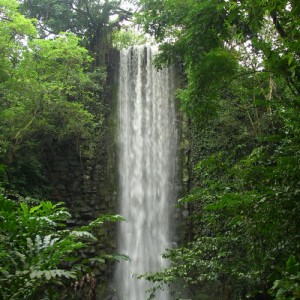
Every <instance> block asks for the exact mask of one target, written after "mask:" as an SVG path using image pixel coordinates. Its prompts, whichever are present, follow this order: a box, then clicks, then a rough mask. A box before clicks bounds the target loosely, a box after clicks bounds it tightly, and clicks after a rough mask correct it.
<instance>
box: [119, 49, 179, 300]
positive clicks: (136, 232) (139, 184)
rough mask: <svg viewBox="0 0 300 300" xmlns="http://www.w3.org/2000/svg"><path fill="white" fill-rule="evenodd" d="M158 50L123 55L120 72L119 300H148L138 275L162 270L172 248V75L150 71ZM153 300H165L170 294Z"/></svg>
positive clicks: (146, 285) (174, 145) (145, 284)
mask: <svg viewBox="0 0 300 300" xmlns="http://www.w3.org/2000/svg"><path fill="white" fill-rule="evenodd" d="M155 53H156V50H155V49H154V48H150V47H144V46H143V47H142V46H138V47H132V48H129V49H127V50H123V51H121V57H120V70H119V100H118V114H119V165H118V167H119V181H120V193H119V207H120V214H121V215H123V216H124V217H125V218H126V220H127V221H126V222H122V224H121V225H120V228H119V232H118V252H119V253H122V254H126V255H128V256H129V257H130V259H131V261H130V262H121V263H119V265H118V267H117V270H116V283H117V291H118V299H119V300H144V299H147V295H146V290H147V289H148V288H149V287H150V285H149V283H148V282H147V281H146V280H144V279H142V280H141V279H136V276H137V275H141V274H144V273H146V272H155V271H158V270H159V269H160V268H162V267H165V266H166V264H167V263H166V261H165V260H164V259H163V258H162V257H161V254H162V253H163V252H164V250H165V249H166V248H170V247H171V245H170V242H171V232H172V230H171V227H170V221H171V220H172V216H171V214H173V210H172V206H173V205H174V201H173V200H174V196H175V195H176V185H175V177H176V176H175V173H176V172H175V166H176V148H177V134H176V126H175V109H174V98H173V89H174V87H173V72H172V69H171V68H169V69H163V70H160V71H157V70H156V69H155V68H154V67H153V64H152V63H153V56H154V55H155ZM155 299H159V300H168V299H169V297H168V291H165V292H161V293H158V294H157V296H156V298H155Z"/></svg>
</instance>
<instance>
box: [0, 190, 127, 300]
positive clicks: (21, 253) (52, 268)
mask: <svg viewBox="0 0 300 300" xmlns="http://www.w3.org/2000/svg"><path fill="white" fill-rule="evenodd" d="M34 202H36V200H34V199H30V198H26V199H24V198H22V197H18V201H16V200H14V201H13V200H10V199H9V198H8V197H7V196H6V195H4V194H1V195H0V219H1V226H0V241H1V243H0V262H1V267H0V273H1V280H0V297H1V299H37V298H38V299H65V298H67V297H68V298H69V297H70V295H72V294H70V291H72V290H73V293H74V289H75V287H76V285H77V283H78V282H80V280H81V279H82V278H83V277H84V276H86V275H87V274H92V268H91V266H92V265H93V270H95V266H96V265H98V267H100V266H101V264H104V263H105V261H106V260H107V259H113V258H114V257H113V256H109V255H107V256H105V255H103V256H101V257H92V258H84V256H83V255H80V251H83V250H84V249H86V250H85V251H87V250H88V248H89V247H91V246H93V244H94V243H95V242H96V241H97V238H96V237H95V235H94V233H96V231H97V228H99V227H101V225H102V224H103V222H104V221H114V222H115V221H119V220H122V218H121V217H120V216H103V217H100V218H98V219H96V220H95V221H93V222H91V223H90V224H89V225H86V226H84V227H82V228H77V229H76V230H70V229H66V228H65V226H66V224H67V221H68V220H69V219H70V218H71V215H70V214H69V212H68V211H67V210H66V208H65V207H64V206H63V204H62V203H57V204H52V203H51V202H49V201H39V204H34ZM119 258H120V257H116V259H119ZM90 276H91V275H90ZM91 292H93V291H91Z"/></svg>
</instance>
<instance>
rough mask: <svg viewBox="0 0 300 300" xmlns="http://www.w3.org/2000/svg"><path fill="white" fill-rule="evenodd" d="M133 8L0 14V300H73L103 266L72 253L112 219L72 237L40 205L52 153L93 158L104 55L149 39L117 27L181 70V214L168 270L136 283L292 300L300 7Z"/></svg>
mask: <svg viewBox="0 0 300 300" xmlns="http://www.w3.org/2000/svg"><path fill="white" fill-rule="evenodd" d="M129 2H135V5H136V8H135V9H136V10H137V12H136V13H135V14H134V15H133V14H132V13H131V12H130V11H127V10H125V9H124V8H123V6H121V3H120V1H113V0H105V1H96V0H65V1H59V0H23V1H20V3H18V2H17V1H15V0H0V21H1V22H0V184H1V185H0V187H1V195H0V224H1V226H0V299H1V298H2V299H64V298H63V297H68V298H70V295H72V293H73V291H74V290H76V289H77V290H78V289H80V288H81V287H82V286H84V282H89V283H90V284H93V280H92V279H91V277H89V276H92V275H91V273H90V266H91V264H100V265H101V264H102V263H104V261H105V258H104V257H94V258H91V259H87V258H84V257H82V256H79V255H77V254H78V253H79V252H78V251H82V249H83V248H88V247H89V245H90V244H92V243H93V242H94V241H95V235H96V234H95V235H94V233H96V231H97V228H98V227H99V226H101V224H102V222H103V221H116V220H120V219H121V217H119V216H104V217H102V218H99V219H97V220H96V221H94V222H92V223H91V224H89V225H87V226H83V227H82V228H78V229H76V230H70V229H66V227H64V226H65V224H66V222H67V220H68V219H69V218H70V214H69V213H68V212H67V209H66V208H65V207H64V205H63V204H60V203H56V204H54V203H51V202H49V201H40V200H35V198H38V199H44V198H45V197H47V196H49V195H50V192H51V186H50V184H49V182H48V178H47V169H48V167H49V165H51V160H52V157H53V155H56V154H59V153H61V152H64V151H67V150H68V149H70V148H72V149H75V150H76V151H77V152H78V153H79V154H80V156H83V157H89V156H90V157H92V156H93V151H95V149H94V148H92V147H91V146H90V142H91V140H92V138H93V136H95V135H96V134H101V132H102V131H103V130H105V121H106V118H107V115H108V114H109V110H108V108H107V105H106V103H105V96H106V95H107V93H108V91H107V89H108V88H109V87H108V85H107V76H108V74H107V65H108V64H109V61H108V57H109V51H110V50H111V49H113V48H114V47H119V48H121V47H124V46H126V45H132V44H134V43H143V42H144V41H145V39H144V37H141V35H140V34H139V33H135V32H134V31H131V30H130V27H131V26H127V27H126V26H125V25H124V24H123V23H122V21H124V20H126V19H128V18H130V19H131V20H134V22H135V23H136V24H139V26H140V27H142V28H143V29H144V31H145V32H146V33H148V34H149V35H151V36H153V37H154V38H155V40H156V41H157V43H159V44H160V49H161V54H160V55H159V56H158V57H157V59H156V62H155V63H156V65H157V67H163V66H166V65H171V64H172V65H175V66H176V68H177V69H178V72H179V73H180V75H181V82H182V84H181V88H180V90H178V91H177V97H178V99H179V100H180V109H181V111H182V112H183V114H184V115H185V116H186V118H185V119H186V120H185V122H184V125H183V127H184V129H183V131H184V135H185V136H184V139H185V140H186V141H187V142H188V146H187V148H186V149H184V150H185V156H186V157H185V163H186V168H187V169H188V171H189V172H188V173H189V176H187V178H186V181H187V194H186V195H183V197H182V198H181V199H180V200H179V201H178V205H179V206H180V207H183V209H187V210H188V212H189V214H188V216H187V217H186V219H185V220H184V222H183V224H182V239H181V241H180V244H179V246H178V248H175V249H170V250H168V251H167V252H166V253H165V254H164V256H165V257H166V258H168V259H169V260H170V266H169V267H168V268H167V269H163V270H161V271H160V272H158V273H155V274H146V275H144V276H145V277H146V278H147V279H148V280H150V281H153V282H154V286H155V287H154V288H153V290H152V291H151V294H150V297H153V296H154V294H155V289H156V288H159V287H161V286H162V285H164V284H169V285H170V286H171V288H172V289H173V288H174V298H176V297H177V298H178V299H180V297H185V298H190V299H194V300H197V299H198V300H199V299H224V300H226V299H228V300H229V299H233V300H234V299H253V300H256V299H257V300H258V299H278V300H283V299H289V300H294V299H300V267H299V259H300V257H299V247H300V246H299V237H300V236H299V228H300V218H299V215H300V204H299V199H300V197H299V196H300V187H299V184H300V172H299V171H300V170H299V168H300V122H299V110H300V2H299V1H298V0H290V1H288V0H241V1H238V0H140V1H129ZM112 17H113V18H112ZM122 24H123V25H122ZM122 26H123V27H122ZM61 200H62V201H63V200H64V199H61ZM54 253H55V255H54ZM107 257H109V255H107ZM118 258H119V257H116V258H115V259H118ZM179 286H180V287H181V288H180V289H179V288H178V287H179ZM37 295H38V296H37ZM181 295H182V296H181ZM208 295H209V296H208ZM37 297H39V298H37ZM91 297H92V295H91ZM145 298H146V296H145ZM128 300H131V299H128Z"/></svg>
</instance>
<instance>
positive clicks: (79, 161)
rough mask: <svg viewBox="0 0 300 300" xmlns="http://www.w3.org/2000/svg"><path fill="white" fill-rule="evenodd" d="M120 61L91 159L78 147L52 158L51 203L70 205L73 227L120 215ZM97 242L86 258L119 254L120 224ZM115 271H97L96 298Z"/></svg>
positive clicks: (108, 227)
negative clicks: (117, 131) (117, 95)
mask: <svg viewBox="0 0 300 300" xmlns="http://www.w3.org/2000/svg"><path fill="white" fill-rule="evenodd" d="M117 58H118V53H116V52H115V51H114V52H112V53H111V57H110V59H109V64H110V65H109V67H108V76H107V86H106V92H105V100H104V101H105V105H106V109H107V111H106V115H105V120H104V122H103V128H101V134H99V136H94V137H93V140H92V141H89V143H90V146H89V147H90V148H91V151H90V152H89V153H90V154H89V157H83V156H82V155H80V153H78V150H77V149H76V147H75V145H74V146H73V145H66V147H65V149H63V150H62V151H61V152H60V154H59V155H58V154H57V153H56V154H55V156H53V157H52V156H51V154H49V155H50V156H49V157H50V159H49V157H48V159H49V166H48V179H49V182H50V184H51V186H52V192H51V197H50V198H51V199H50V200H52V201H55V202H64V203H65V204H66V206H67V208H68V209H69V212H70V213H71V215H72V219H71V220H69V221H68V226H70V227H76V226H82V225H85V224H87V223H89V222H91V221H92V220H94V219H96V218H97V217H99V216H102V215H107V214H116V212H117V172H116V146H115V125H114V124H115V116H114V114H115V106H116V103H115V101H116V99H115V93H116V91H115V89H116V88H115V87H116V81H115V78H116V75H115V70H116V68H117V64H118V59H117ZM97 238H98V241H97V243H95V246H94V248H93V249H91V251H90V252H89V253H84V255H87V256H89V255H95V254H97V255H101V254H105V253H106V254H109V253H115V252H116V224H114V223H107V224H103V227H102V228H101V230H99V231H98V232H97ZM112 268H113V264H112V263H111V262H106V263H105V264H103V265H101V268H95V270H94V275H95V279H96V282H97V284H96V286H97V288H96V289H101V291H100V292H99V291H98V292H96V295H95V297H96V298H97V297H98V298H99V297H100V298H99V299H103V295H104V294H106V291H104V289H103V284H104V285H106V286H108V282H109V281H110V278H111V276H112V273H113V271H112ZM103 293H104V294H103ZM99 294H101V295H102V296H101V295H100V296H99ZM80 297H81V298H80ZM80 297H79V299H82V295H81V296H80ZM101 297H102V298H101ZM96 298H95V299H96ZM85 299H88V298H85Z"/></svg>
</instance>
